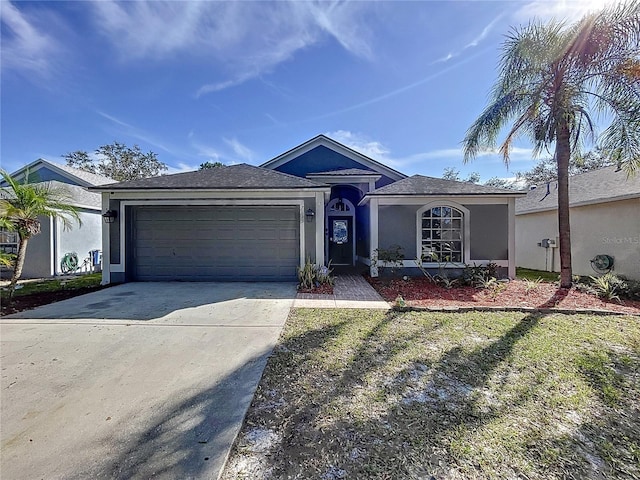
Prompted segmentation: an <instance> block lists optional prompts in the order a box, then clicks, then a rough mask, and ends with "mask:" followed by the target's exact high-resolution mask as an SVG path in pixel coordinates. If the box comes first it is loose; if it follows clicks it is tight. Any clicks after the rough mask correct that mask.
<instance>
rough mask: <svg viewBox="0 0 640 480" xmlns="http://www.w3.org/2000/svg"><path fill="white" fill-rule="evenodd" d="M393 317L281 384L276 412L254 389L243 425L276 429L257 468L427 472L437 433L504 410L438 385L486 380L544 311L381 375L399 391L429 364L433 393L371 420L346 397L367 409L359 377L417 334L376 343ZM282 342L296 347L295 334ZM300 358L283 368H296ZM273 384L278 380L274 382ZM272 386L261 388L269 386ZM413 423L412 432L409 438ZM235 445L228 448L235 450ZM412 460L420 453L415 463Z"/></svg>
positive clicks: (434, 462) (436, 455)
mask: <svg viewBox="0 0 640 480" xmlns="http://www.w3.org/2000/svg"><path fill="white" fill-rule="evenodd" d="M401 315H402V314H400V313H398V312H394V311H391V312H388V313H387V314H386V315H385V316H384V317H383V318H382V319H381V320H379V321H378V322H377V323H376V324H375V325H374V326H373V327H372V328H371V329H370V330H369V331H368V332H367V333H366V334H365V335H362V337H361V338H359V344H358V347H357V349H356V350H355V351H354V352H352V354H351V357H350V359H349V360H348V361H346V362H344V366H343V367H344V368H342V370H341V372H340V374H339V375H337V376H333V375H327V374H326V373H324V374H323V372H314V371H313V367H312V368H311V369H310V370H309V371H307V372H306V374H305V373H302V374H301V376H300V377H299V378H296V380H295V381H294V382H293V383H292V384H291V385H290V386H289V387H290V388H288V391H287V392H286V393H284V392H282V393H283V397H285V398H286V400H285V402H284V404H285V406H283V407H282V408H281V409H280V411H279V412H274V411H271V412H269V414H268V415H265V414H264V413H265V412H264V410H263V409H262V408H261V402H264V400H265V399H264V397H263V396H262V395H258V396H257V397H256V399H255V400H254V405H253V408H252V409H251V410H250V414H249V416H248V417H247V419H245V430H246V429H249V428H264V429H275V430H279V431H280V432H281V433H282V441H281V443H280V445H279V447H278V448H277V451H271V452H270V454H269V456H268V457H267V458H266V462H267V467H266V469H267V470H270V471H271V475H272V476H273V477H274V478H347V476H341V475H343V474H344V475H347V472H348V478H424V475H427V477H426V478H429V477H428V475H431V474H433V473H434V472H436V471H437V466H438V465H442V463H443V462H445V463H446V462H447V461H448V454H447V453H446V451H445V450H443V449H442V447H441V446H442V445H444V444H446V443H447V441H448V440H446V437H451V436H452V435H453V434H454V433H455V432H456V431H457V430H458V429H459V428H460V427H464V428H478V427H480V426H482V425H483V424H484V423H486V422H489V421H491V420H492V419H494V418H496V417H499V416H501V415H504V414H505V413H506V412H505V411H504V410H500V409H496V410H494V411H491V412H487V413H484V414H479V413H478V409H477V408H476V407H477V405H476V403H477V401H478V399H477V397H476V396H473V395H466V394H462V395H456V396H455V399H454V398H453V395H452V394H451V395H450V394H449V393H447V392H448V391H449V390H450V389H451V386H452V385H453V386H454V389H462V390H464V391H465V392H466V393H470V392H471V391H473V390H477V389H480V388H482V387H483V386H485V385H486V383H487V381H488V379H489V377H490V376H491V375H492V373H493V372H494V371H495V370H496V368H498V366H499V365H501V364H502V363H504V362H505V361H508V358H509V355H510V354H511V352H512V350H513V348H514V346H515V344H516V343H517V342H518V341H519V340H520V339H522V338H523V337H524V336H526V335H527V334H528V333H529V332H530V331H531V330H532V329H533V328H535V326H536V325H537V324H538V322H539V320H540V318H542V317H543V316H544V315H541V314H532V315H526V316H524V317H523V318H522V319H521V320H520V321H519V322H518V323H517V324H516V325H514V326H513V327H512V328H511V329H509V330H508V331H507V332H505V333H504V334H503V335H502V336H501V337H500V338H498V339H497V340H495V341H493V342H491V343H490V344H488V345H486V346H484V347H481V348H478V349H476V350H473V351H472V352H470V353H467V352H465V351H464V350H463V349H462V348H461V347H454V348H452V349H450V350H449V351H447V352H445V353H444V354H443V355H442V356H441V357H440V359H439V360H438V361H437V362H436V363H434V364H429V365H427V364H421V363H420V362H419V361H418V360H416V362H415V364H416V366H417V368H416V369H414V371H412V372H407V371H406V370H403V371H400V372H398V373H397V374H396V375H395V376H394V377H393V378H389V379H388V380H387V381H386V382H385V383H386V387H385V388H386V390H387V392H386V393H387V394H389V393H392V392H394V391H396V392H397V391H402V390H405V389H406V387H407V385H408V384H409V383H410V381H411V377H412V376H414V377H415V375H416V374H417V375H418V376H419V375H420V374H421V372H424V373H426V372H428V373H429V376H430V378H431V379H432V384H431V385H430V387H429V388H428V390H430V391H429V392H427V393H428V394H433V398H428V399H427V398H420V397H416V398H415V399H413V400H411V398H409V401H404V400H406V399H400V400H398V401H394V402H390V403H389V405H388V407H389V408H385V409H384V410H383V411H380V412H379V415H378V416H375V415H374V417H375V418H374V419H371V416H367V415H364V416H363V415H358V412H357V407H354V405H357V404H358V402H361V403H363V408H366V402H367V400H366V395H363V391H364V390H365V385H366V382H367V380H366V378H367V376H368V375H369V374H373V373H374V372H375V371H376V370H377V369H378V368H379V367H380V366H382V365H384V364H385V363H387V362H390V361H393V359H394V358H395V357H396V356H397V355H399V354H401V353H402V349H403V345H407V344H408V343H409V342H412V341H415V337H416V334H415V333H412V332H410V331H408V332H406V333H404V334H402V335H395V336H391V338H386V339H384V340H382V341H380V339H379V338H378V334H379V333H380V332H382V331H383V330H384V329H386V328H390V327H391V326H392V325H393V323H394V321H396V320H397V319H398V317H400V316H401ZM440 327H441V325H438V324H437V323H433V324H431V325H430V326H429V327H427V328H426V329H425V328H421V329H420V331H419V334H420V335H424V334H425V332H426V331H428V332H435V331H437V330H438V329H439V328H440ZM342 328H346V326H344V325H343V327H342ZM327 343H328V342H327ZM291 348H296V345H295V342H292V343H291ZM298 353H299V354H300V355H301V356H299V357H298V360H301V359H302V360H305V355H306V361H311V357H312V356H313V355H314V354H315V352H312V351H309V350H306V351H304V352H302V351H301V352H298ZM304 363H305V362H304V361H302V363H297V364H296V365H292V366H291V368H293V369H295V368H303V369H304ZM270 366H271V365H270ZM267 368H268V369H269V367H267ZM304 375H307V376H309V375H313V382H315V383H313V384H312V385H310V384H309V383H307V380H308V379H307V378H305V377H304ZM327 377H329V378H327ZM266 378H269V377H266ZM275 384H276V385H277V384H279V385H282V383H281V382H277V381H276V382H275ZM273 386H274V385H269V384H267V385H263V386H262V387H263V390H269V389H270V388H272V387H273ZM457 393H460V392H457ZM463 393H464V392H463ZM520 401H525V399H524V398H522V399H521V400H520ZM512 404H513V402H512ZM354 408H355V409H354ZM416 431H419V432H420V435H418V436H416V435H415V432H416ZM241 448H242V447H241V446H236V450H238V449H241ZM345 452H349V453H348V455H347V458H348V460H347V462H346V463H343V464H341V465H336V462H340V461H342V462H344V458H345ZM409 457H411V458H409ZM416 458H419V459H421V460H420V461H419V462H417V463H416ZM332 459H333V460H332ZM332 462H333V463H332ZM225 478H233V477H232V476H227V477H225Z"/></svg>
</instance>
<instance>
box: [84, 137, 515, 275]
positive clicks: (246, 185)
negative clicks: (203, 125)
mask: <svg viewBox="0 0 640 480" xmlns="http://www.w3.org/2000/svg"><path fill="white" fill-rule="evenodd" d="M92 190H95V191H100V192H101V193H102V210H103V213H106V212H109V213H110V215H112V216H115V221H114V222H113V223H110V224H105V225H104V229H103V249H102V250H103V275H104V277H103V281H104V283H109V282H122V281H131V280H141V281H149V280H294V279H295V278H296V267H298V266H300V265H302V264H304V262H305V260H306V259H307V258H308V259H310V260H311V262H314V263H319V264H327V263H328V262H329V261H331V263H332V265H334V266H338V265H355V264H356V262H360V263H364V264H366V265H371V258H372V257H374V256H375V253H376V250H377V249H378V248H388V247H389V246H391V245H400V246H401V247H402V248H403V249H404V252H405V258H406V259H407V260H405V261H404V266H405V267H406V268H407V269H411V268H415V266H416V265H415V262H414V260H413V259H414V258H417V257H419V256H422V255H423V254H425V253H427V252H429V251H433V252H436V255H437V256H439V257H440V258H441V259H444V257H445V256H446V257H447V258H448V259H449V261H448V263H447V267H448V268H460V267H462V266H464V264H474V263H476V264H481V263H487V262H489V261H492V262H495V263H497V264H498V265H499V266H500V267H501V268H502V269H503V271H504V273H505V274H507V275H509V276H511V277H513V276H514V275H515V223H514V221H515V220H514V212H515V199H516V197H519V196H522V194H521V193H518V192H513V191H508V190H502V189H496V188H491V187H484V186H480V185H474V184H470V183H466V182H454V181H447V180H442V179H437V178H431V177H424V176H420V175H414V176H412V177H407V176H406V175H404V174H402V173H401V172H398V171H397V170H394V169H392V168H390V167H388V166H386V165H384V164H382V163H380V162H378V161H376V160H374V159H372V158H369V157H367V156H365V155H362V154H361V153H358V152H356V151H354V150H352V149H350V148H348V147H346V146H344V145H342V144H340V143H338V142H336V141H334V140H332V139H330V138H328V137H326V136H324V135H319V136H317V137H315V138H313V139H311V140H309V141H307V142H305V143H303V144H301V145H299V146H297V147H295V148H293V149H291V150H289V151H287V152H285V153H283V154H282V155H279V156H277V157H276V158H273V159H272V160H269V161H267V162H266V163H264V164H262V165H261V166H259V167H255V166H251V165H246V164H240V165H232V166H226V167H219V168H215V169H210V170H202V171H197V172H187V173H179V174H175V175H166V176H160V177H154V178H148V179H143V180H133V181H129V182H122V183H116V184H112V185H102V186H99V187H94V188H92ZM425 265H426V266H428V267H432V268H436V267H437V266H438V264H437V263H433V262H432V263H426V264H425ZM374 270H375V269H374Z"/></svg>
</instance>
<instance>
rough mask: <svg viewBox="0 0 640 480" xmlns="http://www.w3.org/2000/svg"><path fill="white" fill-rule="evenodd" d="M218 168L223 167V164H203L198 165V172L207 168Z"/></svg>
mask: <svg viewBox="0 0 640 480" xmlns="http://www.w3.org/2000/svg"><path fill="white" fill-rule="evenodd" d="M218 167H224V164H223V163H222V162H209V161H207V162H204V163H201V164H200V168H199V169H198V170H207V169H209V168H218Z"/></svg>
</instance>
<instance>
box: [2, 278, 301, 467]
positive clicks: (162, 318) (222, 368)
mask: <svg viewBox="0 0 640 480" xmlns="http://www.w3.org/2000/svg"><path fill="white" fill-rule="evenodd" d="M294 298H295V286H294V285H293V284H282V283H181V282H175V283H128V284H124V285H119V286H115V287H111V288H108V289H105V290H101V291H99V292H95V293H91V294H88V295H84V296H81V297H76V298H72V299H69V300H65V301H63V302H58V303H55V304H51V305H47V306H44V307H40V308H38V309H35V310H31V311H29V312H22V313H19V314H15V315H12V316H9V317H4V318H2V319H1V320H0V340H1V344H0V368H1V373H2V377H1V397H0V401H1V403H0V440H1V454H0V455H1V457H0V478H7V479H9V478H11V479H23V478H24V479H33V478H45V479H58V478H59V479H62V478H64V479H80V478H83V479H84V478H109V479H111V478H122V479H125V478H126V479H128V478H150V477H153V478H167V479H175V478H181V479H188V478H194V479H196V478H198V479H200V478H211V479H216V478H217V477H218V475H219V473H220V470H221V468H222V466H223V464H224V461H225V459H226V456H227V455H228V452H229V448H230V447H231V443H232V442H233V440H234V438H235V436H236V434H237V432H238V430H239V429H240V427H241V423H242V419H243V418H244V414H245V412H246V410H247V408H248V406H249V403H250V402H251V399H252V397H253V393H254V391H255V389H256V387H257V385H258V382H259V380H260V376H261V374H262V371H263V369H264V366H265V363H266V360H267V357H268V355H269V354H270V352H271V350H272V348H273V347H274V345H275V343H276V341H277V339H278V336H279V335H280V332H281V330H282V327H283V326H284V323H285V321H286V319H287V316H288V313H289V309H290V308H291V306H292V304H293V299H294Z"/></svg>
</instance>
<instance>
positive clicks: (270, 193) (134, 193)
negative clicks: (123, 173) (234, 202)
mask: <svg viewBox="0 0 640 480" xmlns="http://www.w3.org/2000/svg"><path fill="white" fill-rule="evenodd" d="M105 191H107V190H105ZM318 192H320V193H329V192H331V188H330V187H322V188H310V189H296V190H285V189H269V190H181V189H176V190H167V189H164V190H112V191H111V198H112V199H114V200H116V199H121V200H126V199H150V198H154V199H164V198H166V199H179V198H185V199H186V198H200V199H207V198H210V199H222V198H255V199H260V198H307V197H309V198H313V197H315V194H316V193H318Z"/></svg>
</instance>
